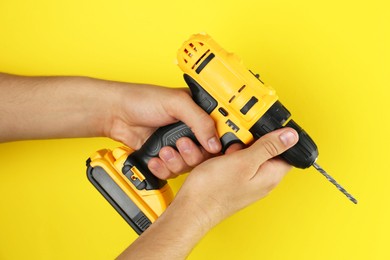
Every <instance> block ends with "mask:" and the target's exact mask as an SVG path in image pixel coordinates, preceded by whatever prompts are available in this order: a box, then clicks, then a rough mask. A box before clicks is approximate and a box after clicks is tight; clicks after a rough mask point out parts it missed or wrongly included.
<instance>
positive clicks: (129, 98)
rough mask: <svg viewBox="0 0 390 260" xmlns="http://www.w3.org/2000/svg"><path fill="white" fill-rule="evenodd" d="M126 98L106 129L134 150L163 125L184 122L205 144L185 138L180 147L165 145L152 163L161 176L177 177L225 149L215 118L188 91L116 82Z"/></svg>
mask: <svg viewBox="0 0 390 260" xmlns="http://www.w3.org/2000/svg"><path fill="white" fill-rule="evenodd" d="M112 84H115V85H116V87H118V91H119V92H120V93H121V94H120V96H121V97H122V98H121V99H120V100H119V102H117V103H116V104H113V108H114V109H112V110H111V111H112V115H111V118H112V121H111V123H110V124H109V125H108V126H107V128H106V130H105V132H106V136H109V137H111V138H113V139H115V140H119V141H121V142H123V143H125V144H127V145H128V146H130V147H132V148H133V149H139V148H140V147H141V145H142V144H143V143H144V142H145V141H146V139H147V138H148V137H149V136H150V135H151V134H152V133H153V132H154V131H155V130H156V129H157V128H158V127H161V126H166V125H169V124H172V123H175V122H178V121H182V122H184V123H185V124H186V125H187V126H188V127H190V129H191V130H192V132H193V133H194V134H195V136H196V138H197V140H198V141H199V143H200V144H201V146H197V145H195V144H194V143H193V142H192V141H191V140H190V139H189V138H181V139H179V140H178V141H177V143H176V145H177V148H178V150H179V152H178V151H176V150H175V149H173V148H171V147H164V148H163V149H161V151H160V154H159V156H160V158H153V159H151V160H150V162H149V168H150V170H151V171H152V172H153V173H154V174H155V175H156V176H157V177H159V178H160V179H167V178H171V177H175V176H177V174H179V173H183V172H187V171H189V170H190V169H191V168H192V167H194V166H196V165H198V164H199V163H201V162H203V161H204V160H205V159H207V158H209V157H210V156H211V154H215V153H218V152H219V151H220V149H221V144H220V142H219V137H218V135H217V132H216V129H215V124H214V121H213V120H212V118H211V117H210V116H209V115H208V114H207V113H206V112H204V111H203V110H202V109H201V108H200V107H199V106H198V105H196V104H195V102H194V101H193V100H192V99H191V96H190V95H189V93H188V91H186V90H184V89H172V88H164V87H158V86H151V85H126V86H122V84H123V83H112Z"/></svg>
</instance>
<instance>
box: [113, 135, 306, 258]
mask: <svg viewBox="0 0 390 260" xmlns="http://www.w3.org/2000/svg"><path fill="white" fill-rule="evenodd" d="M297 141H298V134H297V133H296V132H295V130H293V129H291V128H284V129H279V130H277V131H274V132H272V133H269V134H267V135H265V136H263V137H262V138H260V139H259V140H258V141H256V142H255V143H254V144H253V145H252V146H250V147H248V148H246V149H242V150H240V151H235V152H233V153H230V154H227V155H222V156H219V157H215V158H212V159H209V160H207V161H205V162H203V163H202V164H200V165H199V166H197V167H195V168H194V169H193V170H192V172H191V173H190V174H189V176H188V177H187V179H186V180H185V182H184V184H183V186H182V187H181V189H180V190H179V192H178V194H177V196H176V198H175V199H174V200H173V202H172V204H171V205H170V206H169V207H168V208H167V210H166V211H165V212H164V213H163V214H162V215H161V216H160V218H158V219H157V220H156V222H155V223H153V224H152V225H151V226H150V227H149V228H148V229H147V230H146V231H145V232H144V233H143V234H142V235H141V236H140V237H139V238H138V239H137V240H136V241H135V242H134V243H133V244H132V245H130V247H129V248H127V249H126V251H125V252H124V253H123V254H122V255H121V256H120V259H137V258H143V259H185V258H186V256H188V254H189V253H190V252H191V250H192V248H193V247H194V246H195V245H196V244H197V243H198V242H199V240H200V239H201V238H202V237H203V236H204V235H205V234H206V233H207V232H208V231H209V230H210V229H211V228H213V227H214V226H215V225H217V224H218V223H219V222H221V221H222V220H224V219H225V218H227V217H228V216H230V215H232V214H234V213H235V212H237V211H239V210H240V209H242V208H244V207H246V206H248V205H249V204H251V203H253V202H255V201H257V200H259V199H261V198H263V197H265V196H266V195H267V194H268V193H269V192H270V191H271V190H272V189H273V188H275V186H276V185H277V184H278V183H279V182H280V181H281V180H282V178H283V177H284V175H285V174H286V173H287V172H288V170H289V169H290V168H291V166H290V165H289V164H287V163H286V162H285V161H283V160H282V159H280V158H278V157H277V156H278V155H279V154H281V153H283V152H284V151H286V150H287V149H288V148H290V147H292V146H293V145H294V144H296V142H297Z"/></svg>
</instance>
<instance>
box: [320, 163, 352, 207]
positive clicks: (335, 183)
mask: <svg viewBox="0 0 390 260" xmlns="http://www.w3.org/2000/svg"><path fill="white" fill-rule="evenodd" d="M313 166H314V168H316V169H317V171H319V172H320V173H321V174H322V175H324V176H325V177H326V179H328V181H330V182H331V183H332V184H333V185H334V186H336V187H337V189H338V190H339V191H341V192H342V193H343V194H344V195H345V196H347V198H348V199H349V200H350V201H352V202H353V203H355V204H357V200H356V199H355V198H354V197H353V196H352V195H351V194H349V193H348V192H347V191H346V190H345V189H344V188H343V187H342V186H341V185H340V184H338V183H337V181H336V180H335V179H333V177H332V176H330V175H329V174H328V173H327V172H326V171H325V170H324V169H322V167H321V166H319V165H318V164H317V163H313Z"/></svg>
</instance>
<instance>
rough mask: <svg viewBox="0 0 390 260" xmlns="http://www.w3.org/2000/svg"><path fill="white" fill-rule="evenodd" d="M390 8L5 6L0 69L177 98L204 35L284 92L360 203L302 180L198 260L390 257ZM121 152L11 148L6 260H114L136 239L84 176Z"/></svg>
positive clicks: (57, 146) (230, 224) (32, 145)
mask: <svg viewBox="0 0 390 260" xmlns="http://www.w3.org/2000/svg"><path fill="white" fill-rule="evenodd" d="M387 2H388V1H385V0H382V1H380V0H371V1H340V0H337V1H335V0H330V1H309V0H305V1H300V0H298V1H269V0H268V1H263V0H260V1H245V0H242V1H226V0H225V1H211V0H207V1H204V0H198V1H157V0H155V1H147V0H145V1H140V0H139V1H125V0H113V1H102V0H93V1H92V0H91V1H87V0H67V1H59V0H35V1H26V0H24V1H23V0H1V1H0V71H3V72H8V73H16V74H23V75H86V76H92V77H97V78H104V79H110V80H120V81H128V82H143V83H153V84H158V85H166V86H172V87H179V86H184V84H185V83H184V81H183V80H182V76H181V73H180V71H179V69H178V67H177V66H175V65H174V62H173V61H174V59H175V57H176V50H177V49H178V48H179V47H180V46H181V44H182V43H183V41H184V40H186V39H187V38H188V37H189V36H190V35H191V34H193V33H197V32H200V31H206V32H208V33H209V34H211V35H212V36H213V38H214V39H215V40H216V41H217V42H218V43H220V44H221V45H222V46H223V47H224V48H225V49H227V50H229V51H232V52H235V53H236V54H238V55H239V56H240V57H241V58H242V59H243V61H244V64H245V65H246V66H247V67H248V68H251V69H252V70H253V71H256V72H258V73H260V75H261V76H262V79H263V80H264V81H265V82H266V83H268V84H270V85H272V86H273V87H275V88H276V90H277V92H278V94H279V96H280V100H281V101H282V102H283V103H284V105H286V106H287V107H288V108H289V110H290V111H291V112H292V114H293V117H294V118H295V119H296V121H298V122H299V124H300V125H301V126H303V127H304V128H305V129H306V130H307V131H308V132H309V134H310V135H311V136H312V137H313V139H314V140H315V141H316V143H317V144H318V146H319V150H320V157H319V161H318V162H319V163H320V165H321V166H323V167H324V168H325V169H326V170H328V171H329V173H330V174H331V175H333V176H334V177H335V178H336V179H337V180H338V181H339V182H340V183H341V184H342V185H343V186H344V187H345V188H346V189H347V190H348V191H350V192H351V193H352V194H353V195H355V196H356V197H357V199H358V200H359V204H358V205H354V204H352V203H351V202H349V201H348V200H347V199H346V198H345V197H344V196H343V195H342V194H341V193H340V192H339V191H337V189H336V188H335V187H333V186H332V185H331V184H330V183H328V182H327V181H326V179H325V178H323V177H322V176H321V175H320V174H319V173H317V172H316V171H315V170H314V169H308V170H297V169H294V170H293V171H292V172H291V173H290V174H289V175H288V176H287V177H286V178H285V179H284V181H283V182H282V184H281V185H280V186H278V187H277V189H276V190H275V191H274V192H273V193H272V194H271V195H270V196H269V197H267V198H266V199H264V200H262V201H260V202H257V203H255V204H254V205H252V206H250V207H248V208H246V209H244V210H243V211H241V212H239V213H238V214H236V215H234V216H232V217H231V218H229V219H227V220H226V221H224V222H223V223H221V224H220V225H218V226H217V227H216V228H215V229H213V230H212V231H211V232H210V233H209V234H208V235H207V236H206V237H205V238H204V239H203V240H202V241H201V243H200V244H199V245H198V246H197V247H196V248H195V249H194V251H193V252H192V254H191V255H190V257H189V259H390V251H389V241H390V240H389V234H390V223H389V222H390V210H389V195H388V194H389V192H388V189H389V188H388V185H389V181H390V171H389V166H388V162H389V156H390V153H389V150H388V148H389V146H390V142H389V133H390V127H389V112H390V107H389V101H390V90H389V87H390V77H389V72H390V66H389V59H390V52H389V46H390V45H389V44H390V37H389V34H390V28H389V26H390V22H389V13H390V8H389V5H388V4H387ZM145 105H147V104H145ZM102 106H104V104H102ZM0 120H1V119H0ZM117 145H118V144H117V143H115V142H113V141H110V140H108V139H104V138H93V139H71V140H70V139H69V140H49V141H26V142H14V143H6V144H1V145H0V163H1V165H0V212H1V213H0V259H110V258H113V257H115V256H116V255H117V254H119V253H120V252H121V251H122V250H123V249H124V248H125V247H126V246H127V245H128V244H130V243H131V242H132V241H133V240H134V239H136V235H135V233H134V232H133V231H132V230H131V228H130V227H129V226H128V225H127V224H126V223H125V222H124V221H123V220H122V219H121V217H120V216H119V215H118V214H117V213H116V212H115V211H114V209H113V208H111V206H109V204H108V203H107V202H106V201H105V200H104V199H103V197H102V196H101V195H100V194H99V193H98V192H97V191H96V190H95V189H94V188H93V186H92V185H91V184H90V183H89V182H88V181H87V178H86V174H85V160H86V159H87V157H88V156H89V155H90V154H91V153H92V152H94V151H95V150H97V149H100V148H104V147H107V148H113V147H116V146H117ZM183 181H184V177H181V178H179V179H175V180H173V181H171V182H170V183H171V184H172V186H173V188H174V190H175V191H177V190H178V189H179V187H180V185H181V184H182V182H183ZM232 189H234V187H232Z"/></svg>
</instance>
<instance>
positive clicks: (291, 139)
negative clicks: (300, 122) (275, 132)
mask: <svg viewBox="0 0 390 260" xmlns="http://www.w3.org/2000/svg"><path fill="white" fill-rule="evenodd" d="M279 138H280V140H281V141H282V143H283V144H284V145H285V146H290V145H292V144H293V143H295V139H296V136H295V134H294V133H293V132H291V131H285V132H283V133H282V134H281V135H280V136H279Z"/></svg>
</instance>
